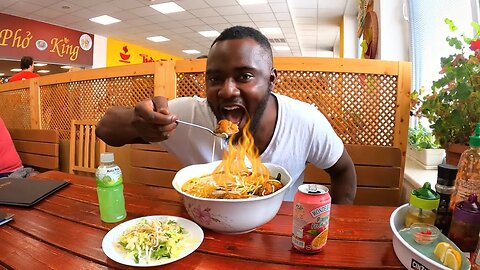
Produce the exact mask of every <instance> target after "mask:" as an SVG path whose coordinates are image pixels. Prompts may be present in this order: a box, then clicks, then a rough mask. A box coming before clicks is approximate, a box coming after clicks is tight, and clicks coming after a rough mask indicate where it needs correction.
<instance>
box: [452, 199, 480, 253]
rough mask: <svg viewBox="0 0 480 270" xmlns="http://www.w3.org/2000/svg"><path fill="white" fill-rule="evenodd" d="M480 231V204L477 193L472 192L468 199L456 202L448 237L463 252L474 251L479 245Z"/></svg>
mask: <svg viewBox="0 0 480 270" xmlns="http://www.w3.org/2000/svg"><path fill="white" fill-rule="evenodd" d="M479 233H480V204H479V203H478V200H477V194H471V195H470V196H469V197H468V198H467V200H465V201H461V202H459V203H457V204H456V206H455V209H454V210H453V215H452V224H451V225H450V231H449V233H448V238H449V239H450V240H452V241H453V242H454V243H455V244H456V245H457V246H458V247H459V248H460V249H461V250H462V251H463V252H472V251H474V250H475V247H476V246H477V242H478V234H479Z"/></svg>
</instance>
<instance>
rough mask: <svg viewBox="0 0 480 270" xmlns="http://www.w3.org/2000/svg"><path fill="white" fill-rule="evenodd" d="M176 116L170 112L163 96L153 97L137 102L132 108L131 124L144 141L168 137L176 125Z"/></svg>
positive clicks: (161, 139) (157, 140)
mask: <svg viewBox="0 0 480 270" xmlns="http://www.w3.org/2000/svg"><path fill="white" fill-rule="evenodd" d="M176 120H177V116H175V115H172V114H170V112H169V110H168V100H167V99H166V98H165V97H160V96H157V97H153V98H152V99H147V100H144V101H141V102H139V103H137V105H136V106H135V108H134V110H133V120H132V125H133V126H134V127H135V129H136V131H137V134H138V136H139V137H140V138H142V139H143V140H144V141H146V142H159V141H163V140H166V139H168V137H170V135H171V133H172V132H173V130H174V129H175V128H176V127H177V123H176V122H175V121H176Z"/></svg>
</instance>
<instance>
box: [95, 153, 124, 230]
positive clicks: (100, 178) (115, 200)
mask: <svg viewBox="0 0 480 270" xmlns="http://www.w3.org/2000/svg"><path fill="white" fill-rule="evenodd" d="M114 161H115V158H114V155H113V153H108V152H107V153H100V165H99V166H98V168H97V171H96V174H95V176H96V180H97V195H98V206H99V208H100V219H101V220H102V221H104V222H109V223H113V222H118V221H120V220H123V219H124V218H125V217H126V216H127V213H126V211H125V199H124V197H123V178H122V171H121V170H120V167H118V166H117V164H115V163H114Z"/></svg>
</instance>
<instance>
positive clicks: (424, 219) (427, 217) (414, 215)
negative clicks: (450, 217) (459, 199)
mask: <svg viewBox="0 0 480 270" xmlns="http://www.w3.org/2000/svg"><path fill="white" fill-rule="evenodd" d="M439 201H440V195H438V193H437V192H435V191H434V190H432V189H431V185H430V183H429V182H426V183H425V184H423V187H421V188H419V189H415V190H412V193H410V203H409V206H408V210H407V214H406V217H405V227H407V228H408V227H410V225H412V224H413V223H427V224H431V225H434V224H435V218H436V215H435V210H436V209H437V207H438V203H439Z"/></svg>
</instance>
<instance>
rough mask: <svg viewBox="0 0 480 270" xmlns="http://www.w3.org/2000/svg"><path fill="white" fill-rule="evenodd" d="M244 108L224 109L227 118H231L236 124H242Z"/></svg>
mask: <svg viewBox="0 0 480 270" xmlns="http://www.w3.org/2000/svg"><path fill="white" fill-rule="evenodd" d="M243 114H244V112H243V110H242V109H240V108H236V109H223V116H224V117H225V119H227V120H230V121H231V122H233V123H234V124H237V125H239V124H241V123H240V122H241V121H242V118H243Z"/></svg>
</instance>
